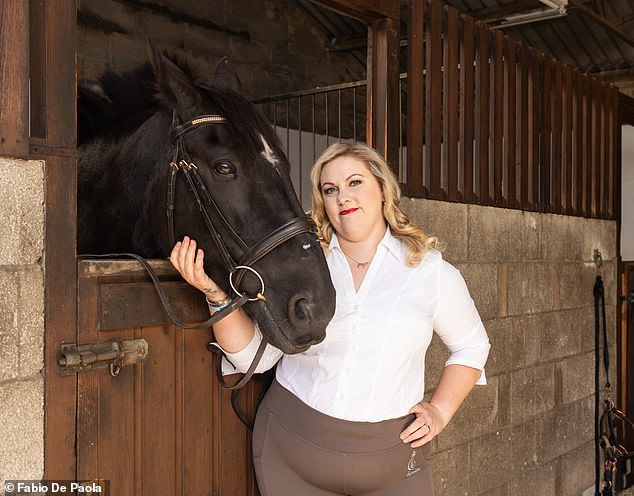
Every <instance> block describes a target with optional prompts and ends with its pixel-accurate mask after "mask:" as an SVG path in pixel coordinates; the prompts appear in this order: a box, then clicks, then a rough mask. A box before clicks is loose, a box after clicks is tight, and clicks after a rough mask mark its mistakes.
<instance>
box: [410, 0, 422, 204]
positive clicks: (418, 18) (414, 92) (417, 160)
mask: <svg viewBox="0 0 634 496" xmlns="http://www.w3.org/2000/svg"><path fill="white" fill-rule="evenodd" d="M424 6H425V2H417V1H410V2H408V9H409V25H408V33H407V36H408V47H407V67H408V71H407V108H408V112H407V183H406V185H407V190H406V192H407V194H408V195H410V196H413V197H417V198H421V197H422V196H423V126H424V118H425V113H424V112H423V111H422V110H421V111H417V112H414V111H413V109H423V108H424V106H423V104H424V94H423V87H424V86H423V85H424V78H423V68H424V67H425V52H424V50H423V40H424V33H423V16H424Z"/></svg>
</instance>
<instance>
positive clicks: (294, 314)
mask: <svg viewBox="0 0 634 496" xmlns="http://www.w3.org/2000/svg"><path fill="white" fill-rule="evenodd" d="M290 318H291V321H292V322H293V323H295V324H300V325H301V324H308V323H309V322H310V303H309V302H308V300H307V299H306V298H297V299H296V300H295V301H294V302H293V303H291V308H290Z"/></svg>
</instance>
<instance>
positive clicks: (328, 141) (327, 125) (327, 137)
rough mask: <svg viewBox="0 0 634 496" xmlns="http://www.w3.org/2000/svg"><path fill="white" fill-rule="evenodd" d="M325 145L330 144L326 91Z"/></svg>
mask: <svg viewBox="0 0 634 496" xmlns="http://www.w3.org/2000/svg"><path fill="white" fill-rule="evenodd" d="M325 95H326V146H328V145H330V112H329V110H330V109H329V101H328V92H326V94H325Z"/></svg>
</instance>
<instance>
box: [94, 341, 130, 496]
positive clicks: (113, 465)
mask: <svg viewBox="0 0 634 496" xmlns="http://www.w3.org/2000/svg"><path fill="white" fill-rule="evenodd" d="M132 337H133V336H132V335H131V332H130V330H128V329H124V330H118V331H110V332H108V333H100V336H99V341H100V342H110V341H122V340H125V339H131V338H132ZM136 367H137V366H130V367H123V368H122V369H121V371H120V373H119V375H117V376H116V377H111V376H110V375H109V374H108V371H107V369H102V370H100V371H97V372H95V374H97V375H98V376H99V393H98V405H99V431H98V438H97V443H98V445H99V472H100V478H103V479H110V494H135V478H136V477H137V475H136V474H135V471H134V469H135V458H136V457H137V456H139V453H136V452H135V448H136V444H135V431H134V428H135V425H136V423H135V409H136V408H137V407H138V404H139V399H138V398H135V396H134V393H135V387H134V382H135V381H134V379H135V373H134V372H135V368H136Z"/></svg>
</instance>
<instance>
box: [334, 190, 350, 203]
mask: <svg viewBox="0 0 634 496" xmlns="http://www.w3.org/2000/svg"><path fill="white" fill-rule="evenodd" d="M349 201H350V196H349V195H348V194H347V193H346V192H344V191H340V192H339V194H338V195H337V203H339V205H343V204H345V203H347V202H349Z"/></svg>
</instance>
